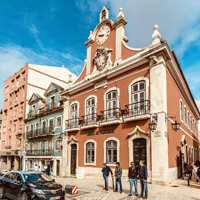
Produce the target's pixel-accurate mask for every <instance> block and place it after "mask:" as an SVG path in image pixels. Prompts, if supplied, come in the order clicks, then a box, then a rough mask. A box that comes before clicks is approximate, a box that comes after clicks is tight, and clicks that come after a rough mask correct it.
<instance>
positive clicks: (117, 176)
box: [115, 162, 122, 193]
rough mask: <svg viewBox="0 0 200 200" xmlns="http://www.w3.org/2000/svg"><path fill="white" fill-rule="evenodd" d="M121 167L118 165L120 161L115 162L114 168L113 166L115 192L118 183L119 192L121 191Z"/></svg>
mask: <svg viewBox="0 0 200 200" xmlns="http://www.w3.org/2000/svg"><path fill="white" fill-rule="evenodd" d="M121 177H122V168H121V167H120V163H119V162H117V163H116V168H115V179H116V188H115V192H117V191H118V183H119V186H120V193H122V180H121Z"/></svg>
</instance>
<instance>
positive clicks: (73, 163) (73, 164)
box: [71, 144, 77, 174]
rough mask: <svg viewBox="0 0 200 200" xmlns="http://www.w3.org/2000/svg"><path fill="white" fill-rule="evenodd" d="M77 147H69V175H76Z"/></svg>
mask: <svg viewBox="0 0 200 200" xmlns="http://www.w3.org/2000/svg"><path fill="white" fill-rule="evenodd" d="M76 154H77V145H76V144H72V145H71V174H76V158H77V156H76Z"/></svg>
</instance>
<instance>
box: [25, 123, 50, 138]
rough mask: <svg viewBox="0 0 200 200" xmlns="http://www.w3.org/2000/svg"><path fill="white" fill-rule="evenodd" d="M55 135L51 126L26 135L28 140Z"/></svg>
mask: <svg viewBox="0 0 200 200" xmlns="http://www.w3.org/2000/svg"><path fill="white" fill-rule="evenodd" d="M52 134H54V126H49V127H45V128H41V129H36V130H32V131H29V132H27V133H26V139H29V138H33V137H39V136H45V135H52Z"/></svg>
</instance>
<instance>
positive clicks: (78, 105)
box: [69, 101, 80, 119]
mask: <svg viewBox="0 0 200 200" xmlns="http://www.w3.org/2000/svg"><path fill="white" fill-rule="evenodd" d="M74 103H77V116H78V117H79V107H80V104H79V102H78V101H73V102H72V103H71V104H70V105H69V119H71V106H72V105H73V104H74Z"/></svg>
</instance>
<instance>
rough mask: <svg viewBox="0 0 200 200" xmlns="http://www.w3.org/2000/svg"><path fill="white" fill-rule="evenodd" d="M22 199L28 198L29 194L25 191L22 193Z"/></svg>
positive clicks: (26, 199)
mask: <svg viewBox="0 0 200 200" xmlns="http://www.w3.org/2000/svg"><path fill="white" fill-rule="evenodd" d="M20 200H28V195H27V193H26V192H23V193H22V194H21V197H20Z"/></svg>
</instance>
